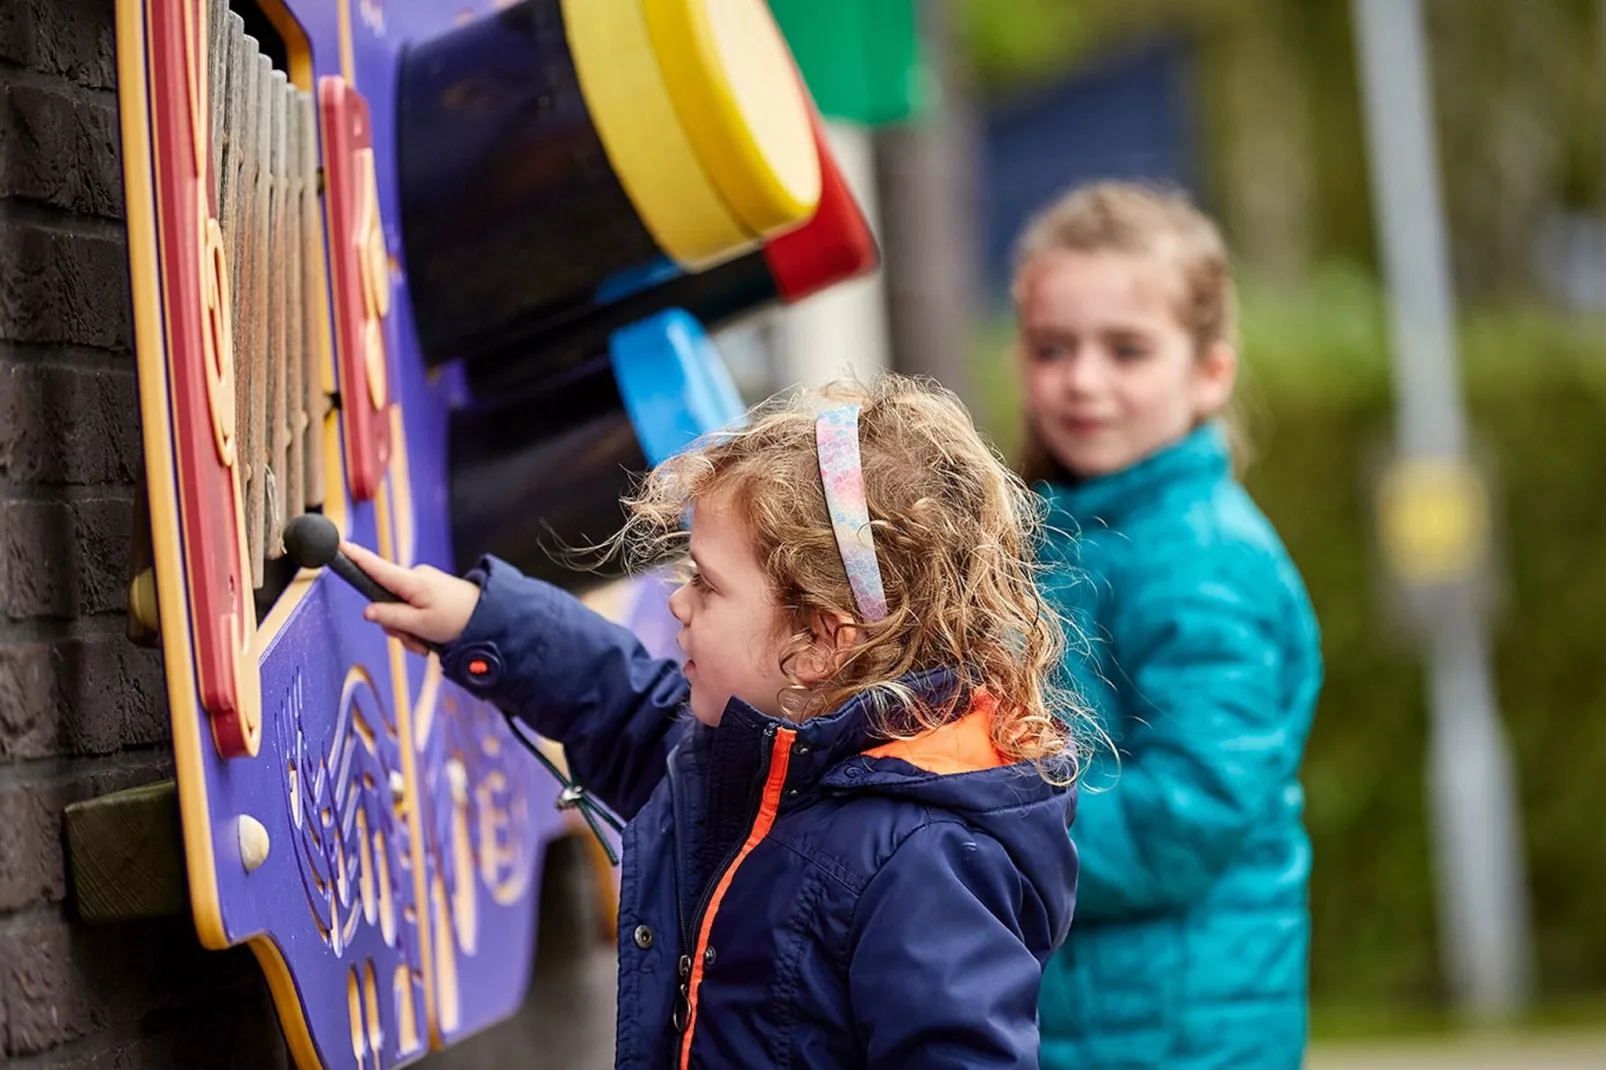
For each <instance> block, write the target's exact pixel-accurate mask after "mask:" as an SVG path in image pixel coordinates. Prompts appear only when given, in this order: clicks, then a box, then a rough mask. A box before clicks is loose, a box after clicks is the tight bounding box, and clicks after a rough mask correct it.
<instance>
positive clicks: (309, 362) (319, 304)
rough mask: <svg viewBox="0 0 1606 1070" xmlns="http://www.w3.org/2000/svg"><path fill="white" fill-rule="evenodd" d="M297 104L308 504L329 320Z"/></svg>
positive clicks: (314, 494) (319, 223)
mask: <svg viewBox="0 0 1606 1070" xmlns="http://www.w3.org/2000/svg"><path fill="white" fill-rule="evenodd" d="M299 103H300V109H301V185H302V189H301V266H302V271H301V312H302V316H301V335H302V343H303V345H304V346H305V348H304V350H303V354H304V356H305V360H306V363H305V365H304V370H303V374H302V382H303V386H305V388H306V419H307V426H306V441H305V456H306V462H307V466H306V487H307V490H306V502H307V507H308V508H309V509H310V508H312V507H314V506H318V505H322V504H323V497H324V486H323V423H324V416H325V414H326V413H327V412H328V408H329V397H328V395H327V394H325V393H324V391H323V364H322V361H321V354H322V349H321V347H320V346H319V345H318V337H319V334H320V332H325V331H327V330H328V329H329V325H328V324H327V323H326V322H324V321H323V320H321V319H319V318H318V312H319V310H320V309H322V308H323V301H322V300H321V299H320V296H321V295H320V294H319V290H318V287H319V283H320V281H321V280H322V279H323V277H324V272H323V270H314V266H315V265H317V266H319V267H320V268H321V267H322V266H323V265H324V264H325V263H326V261H325V260H324V251H323V212H322V208H321V202H320V199H319V189H318V123H317V116H316V113H315V111H314V108H313V101H312V96H311V94H308V93H303V94H302V95H301V100H300V102H299Z"/></svg>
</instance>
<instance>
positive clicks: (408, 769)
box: [374, 437, 442, 1050]
mask: <svg viewBox="0 0 1606 1070" xmlns="http://www.w3.org/2000/svg"><path fill="white" fill-rule="evenodd" d="M406 441H407V440H406V438H405V437H403V438H402V440H401V441H400V442H399V443H393V450H394V449H406V448H407V447H406ZM393 479H394V475H393V473H387V474H386V475H385V478H384V479H383V480H382V481H381V482H380V484H379V493H377V494H375V495H374V518H375V520H376V522H377V525H378V529H379V530H378V536H379V546H378V550H379V556H381V557H383V558H385V559H386V560H390V561H394V560H395V559H396V557H395V555H396V537H395V529H394V524H393V521H392V518H391V493H392V482H393ZM405 493H406V488H403V494H404V495H405ZM385 647H386V651H387V653H388V655H389V660H390V690H391V696H390V697H391V701H392V702H393V703H395V707H396V709H395V712H396V734H397V736H398V737H399V738H400V739H401V755H402V780H403V781H404V782H405V783H406V784H407V785H408V788H407V832H408V840H409V841H410V842H409V853H410V854H411V855H412V861H413V903H414V907H415V911H414V913H415V914H416V915H417V917H418V933H417V936H418V951H419V964H420V965H421V966H422V967H423V972H424V1021H425V1023H426V1024H427V1026H428V1030H429V1046H430V1048H431V1049H432V1050H439V1049H440V1048H441V1047H442V1040H441V1028H440V1022H439V1015H440V997H439V995H438V993H437V992H436V990H435V986H436V984H437V983H438V980H439V979H438V977H437V975H436V969H437V964H436V963H435V961H434V957H435V955H434V952H435V948H434V944H433V943H432V942H431V939H430V926H431V925H432V924H435V922H436V919H435V918H433V917H431V916H430V911H429V903H430V899H429V885H428V882H427V880H426V877H425V869H424V860H425V858H424V817H423V807H422V805H421V800H420V799H419V794H420V793H421V792H422V791H423V786H424V778H423V776H422V775H421V774H420V773H419V770H418V749H417V747H415V746H414V744H413V707H412V694H411V691H412V689H411V688H410V687H409V686H408V683H407V648H406V647H404V646H402V645H401V641H400V640H399V639H386V640H385ZM431 658H433V655H431ZM426 682H427V673H426Z"/></svg>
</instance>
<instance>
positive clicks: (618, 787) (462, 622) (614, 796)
mask: <svg viewBox="0 0 1606 1070" xmlns="http://www.w3.org/2000/svg"><path fill="white" fill-rule="evenodd" d="M346 552H347V555H348V556H350V557H351V558H352V559H353V560H354V561H355V562H356V563H357V564H358V565H360V566H361V567H362V568H363V569H364V571H366V572H368V573H369V574H370V575H372V576H373V577H374V579H375V580H377V581H378V582H379V583H380V584H381V585H383V586H385V587H387V588H389V589H390V590H392V591H393V592H394V593H396V594H397V595H398V596H400V597H401V598H403V599H405V601H404V602H402V603H375V604H374V605H372V606H370V607H369V608H368V611H367V615H368V618H369V619H370V620H373V621H376V622H377V623H379V624H381V625H382V626H384V627H385V628H386V629H387V630H389V631H391V632H392V633H393V634H396V635H398V636H400V637H402V638H403V640H404V641H410V640H409V638H408V637H410V636H416V637H419V638H422V639H424V640H426V641H428V642H432V643H437V644H440V654H441V667H442V669H443V670H444V671H445V673H446V675H447V676H448V677H449V678H451V679H452V680H454V681H456V682H457V683H459V684H461V685H462V686H463V687H464V688H466V689H467V690H468V691H469V692H470V693H472V694H474V695H477V696H478V697H480V698H483V699H485V700H486V701H488V702H491V703H494V704H495V705H497V706H498V707H500V708H501V709H503V710H505V711H507V712H508V713H510V714H513V715H514V716H516V717H518V718H519V719H521V720H523V721H524V722H526V723H527V724H529V725H530V726H531V727H532V728H534V729H535V730H536V731H537V732H539V733H541V734H542V735H543V736H546V737H547V738H549V739H555V740H557V741H558V742H560V743H562V744H563V749H564V756H565V758H566V759H567V761H568V763H569V767H570V769H571V771H572V772H573V774H574V777H575V780H576V781H577V782H578V783H580V784H582V785H584V787H585V788H586V790H587V791H589V792H591V793H592V794H593V795H595V796H597V797H598V798H600V799H601V800H602V801H603V802H605V803H607V804H608V805H609V806H610V807H612V808H613V809H614V810H615V811H616V812H617V813H618V814H619V815H620V816H622V817H625V818H629V817H632V816H634V814H635V813H636V811H637V810H639V809H640V808H641V806H642V805H643V804H644V803H645V802H646V801H647V798H648V796H650V795H651V794H652V791H653V788H654V787H656V786H657V784H658V782H659V780H661V779H662V778H663V776H664V771H665V769H666V761H667V757H668V754H669V750H670V747H671V746H673V744H674V742H675V739H676V738H678V732H676V730H675V729H676V726H677V725H678V724H681V723H683V722H682V720H681V718H679V717H678V716H677V715H678V713H679V712H680V709H681V707H682V706H683V705H684V703H685V700H686V693H687V684H686V677H685V675H684V674H683V673H682V672H681V671H680V667H679V666H678V665H676V664H675V663H674V662H673V661H664V660H659V659H655V658H652V657H650V656H649V655H648V654H647V652H646V650H644V649H643V648H642V646H641V644H640V643H638V642H637V641H636V638H635V636H633V635H631V634H630V632H629V631H628V630H626V629H624V628H621V627H619V626H618V625H615V624H613V623H611V622H609V621H608V620H607V619H606V618H604V617H602V616H601V615H600V614H598V613H595V612H593V611H592V610H590V609H588V608H587V607H585V606H584V605H582V604H581V603H580V601H579V600H578V599H576V598H574V597H573V596H572V595H569V594H566V593H565V592H563V591H561V590H559V589H558V588H556V587H553V586H552V585H551V584H548V583H543V582H542V581H540V580H535V579H531V578H529V577H527V576H525V575H523V574H522V573H520V572H519V571H518V570H517V569H515V568H513V567H512V566H511V565H508V564H506V563H505V562H503V561H499V560H497V559H495V558H486V559H485V560H484V561H483V562H482V563H481V567H480V568H479V569H477V570H476V572H475V576H476V578H477V579H478V580H479V585H478V586H477V587H476V586H475V585H474V584H473V583H469V582H467V581H465V580H462V579H459V578H457V577H455V576H448V575H446V574H445V573H442V572H439V571H438V570H435V569H430V568H424V567H419V568H413V569H401V568H398V567H397V566H395V565H392V564H389V563H388V562H385V561H383V560H382V559H379V558H376V557H375V556H374V555H373V554H369V553H366V552H365V551H362V550H361V549H360V548H357V547H351V546H349V545H348V546H347V547H346Z"/></svg>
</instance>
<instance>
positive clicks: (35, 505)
mask: <svg viewBox="0 0 1606 1070" xmlns="http://www.w3.org/2000/svg"><path fill="white" fill-rule="evenodd" d="M133 512H134V510H133V502H132V500H131V498H129V497H126V496H118V497H115V498H89V499H81V500H73V501H53V500H45V501H0V614H3V615H4V616H7V617H10V618H11V619H12V620H26V619H28V618H30V617H58V618H66V619H72V618H76V617H81V616H89V615H92V614H96V613H115V612H120V611H122V610H125V609H127V608H128V588H127V580H126V573H127V571H128V537H129V530H130V525H131V524H132V523H133Z"/></svg>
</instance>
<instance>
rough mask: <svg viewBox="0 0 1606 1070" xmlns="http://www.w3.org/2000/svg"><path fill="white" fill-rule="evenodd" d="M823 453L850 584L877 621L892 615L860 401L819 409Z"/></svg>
mask: <svg viewBox="0 0 1606 1070" xmlns="http://www.w3.org/2000/svg"><path fill="white" fill-rule="evenodd" d="M814 437H815V443H816V445H817V447H818V449H819V453H820V481H821V482H822V483H823V484H824V485H825V504H826V508H828V509H829V510H830V511H831V528H832V530H833V531H834V532H835V533H836V546H837V550H838V551H839V552H840V553H841V554H842V567H843V568H844V569H845V570H846V571H847V574H848V586H849V587H851V588H852V589H853V600H854V601H855V602H856V603H858V606H859V616H860V617H861V618H863V619H864V620H865V621H866V622H867V623H871V624H873V623H875V622H876V621H878V620H882V619H884V618H885V617H886V615H887V593H886V590H885V588H883V587H882V585H881V566H880V565H879V564H878V563H877V562H876V556H875V539H874V538H873V537H872V536H871V532H870V506H869V503H868V501H867V500H866V498H865V493H864V468H863V467H862V466H861V465H860V463H859V407H858V406H857V405H849V406H846V407H844V408H840V409H830V410H828V411H826V412H822V413H821V414H820V417H819V419H818V420H817V421H816V422H815V425H814Z"/></svg>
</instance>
